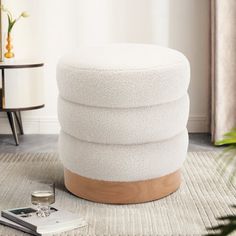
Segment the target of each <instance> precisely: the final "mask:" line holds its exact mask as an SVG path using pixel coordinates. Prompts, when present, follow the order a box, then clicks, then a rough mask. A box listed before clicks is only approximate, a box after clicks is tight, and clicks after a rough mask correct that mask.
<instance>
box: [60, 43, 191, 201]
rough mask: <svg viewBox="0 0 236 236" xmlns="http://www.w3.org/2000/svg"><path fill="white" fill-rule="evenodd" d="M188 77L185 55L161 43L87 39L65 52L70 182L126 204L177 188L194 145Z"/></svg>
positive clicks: (63, 145) (90, 195) (63, 117)
mask: <svg viewBox="0 0 236 236" xmlns="http://www.w3.org/2000/svg"><path fill="white" fill-rule="evenodd" d="M189 81H190V67H189V62H188V60H187V59H186V57H185V56H184V55H183V54H182V53H180V52H178V51H175V50H172V49H168V48H164V47H159V46H156V45H144V44H112V45H106V46H98V47H84V48H79V49H78V50H77V52H73V53H72V54H71V55H68V56H64V57H63V58H62V59H61V60H60V61H59V63H58V66H57V83H58V88H59V97H58V117H59V122H60V124H61V133H60V137H59V156H60V159H61V161H62V163H63V165H64V174H65V175H64V176H65V185H66V187H67V189H68V190H69V191H71V192H72V193H73V194H75V195H77V196H80V197H82V198H86V199H88V200H92V201H98V202H103V203H119V204H120V203H123V204H124V203H138V202H145V201H150V200H154V199H158V198H162V197H164V196H167V195H168V194H170V193H172V192H174V191H176V189H177V188H178V187H179V185H180V182H181V181H180V171H179V170H180V168H181V166H182V164H183V162H184V160H185V158H186V154H187V148H188V132H187V129H186V125H187V121H188V115H189V97H188V93H187V89H188V86H189ZM130 193H132V194H130ZM136 193H137V194H136ZM140 193H141V194H140ZM137 195H139V196H137ZM98 196H99V197H98Z"/></svg>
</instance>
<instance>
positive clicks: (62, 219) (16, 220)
mask: <svg viewBox="0 0 236 236" xmlns="http://www.w3.org/2000/svg"><path fill="white" fill-rule="evenodd" d="M1 214H2V217H1V218H0V223H1V224H4V225H7V226H10V227H12V228H15V229H18V230H21V231H24V232H27V233H30V234H33V235H50V234H54V233H59V232H64V231H68V230H72V229H76V228H79V227H83V226H86V225H87V223H86V222H85V221H84V220H83V219H82V218H81V217H80V216H79V215H78V214H75V213H72V212H69V211H65V210H61V209H57V208H55V207H51V214H50V216H48V217H43V218H41V217H38V216H37V215H36V209H35V208H33V207H23V208H15V209H9V210H3V211H2V213H1Z"/></svg>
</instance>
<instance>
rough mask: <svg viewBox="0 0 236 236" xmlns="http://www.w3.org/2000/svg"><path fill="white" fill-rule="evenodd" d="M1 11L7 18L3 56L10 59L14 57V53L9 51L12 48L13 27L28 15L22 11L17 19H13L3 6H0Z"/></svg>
mask: <svg viewBox="0 0 236 236" xmlns="http://www.w3.org/2000/svg"><path fill="white" fill-rule="evenodd" d="M1 10H2V11H3V12H5V13H6V14H7V18H8V29H7V45H6V49H7V52H6V53H5V54H4V56H5V57H6V58H12V57H14V53H13V52H12V51H11V50H12V48H13V46H12V44H11V32H12V29H13V27H14V25H15V24H16V22H18V21H19V20H20V19H21V18H26V17H28V16H29V14H28V13H27V12H26V11H23V12H21V14H20V15H19V16H18V17H13V14H12V12H11V11H10V10H9V9H8V8H6V7H5V6H4V5H1Z"/></svg>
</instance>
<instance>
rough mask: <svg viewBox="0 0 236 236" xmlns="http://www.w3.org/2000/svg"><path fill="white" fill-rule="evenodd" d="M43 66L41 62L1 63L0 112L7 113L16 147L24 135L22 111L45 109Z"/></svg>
mask: <svg viewBox="0 0 236 236" xmlns="http://www.w3.org/2000/svg"><path fill="white" fill-rule="evenodd" d="M43 65H44V63H41V62H29V61H9V62H0V70H1V80H0V112H6V113H7V117H8V120H9V123H10V126H11V130H12V134H13V137H14V140H15V144H16V146H17V145H19V139H18V135H17V126H18V128H19V133H20V134H22V135H23V134H24V130H23V125H22V119H21V111H26V110H34V109H39V108H42V107H44V87H43V86H44V85H43Z"/></svg>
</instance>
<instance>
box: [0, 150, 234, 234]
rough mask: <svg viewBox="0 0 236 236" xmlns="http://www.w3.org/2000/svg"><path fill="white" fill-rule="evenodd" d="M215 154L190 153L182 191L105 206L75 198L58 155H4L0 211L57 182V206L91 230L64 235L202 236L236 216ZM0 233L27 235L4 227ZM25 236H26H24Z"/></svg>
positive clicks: (25, 202) (230, 191)
mask: <svg viewBox="0 0 236 236" xmlns="http://www.w3.org/2000/svg"><path fill="white" fill-rule="evenodd" d="M218 155H219V153H217V152H202V153H197V152H193V153H189V154H188V158H187V161H186V162H185V165H184V168H183V170H182V173H183V175H182V177H183V183H182V185H181V188H180V189H179V190H178V191H177V192H175V193H173V194H172V195H170V196H168V197H166V198H163V199H161V200H159V201H154V202H150V203H145V204H137V205H118V206H117V205H116V206H115V205H105V204H97V203H93V202H89V201H86V200H83V199H80V198H77V197H75V196H73V195H72V194H70V193H69V192H67V191H66V189H65V188H64V185H63V169H62V165H61V163H60V161H59V160H58V156H57V154H55V153H51V154H40V153H38V154H32V153H31V154H0V209H5V208H14V207H20V206H27V205H29V204H30V192H31V190H32V188H33V186H35V185H37V182H38V181H39V180H53V181H55V183H56V202H57V205H58V206H62V207H63V208H65V209H67V210H70V211H73V212H78V213H79V214H81V216H83V217H84V218H85V219H86V220H87V222H88V223H89V225H88V227H86V228H81V229H79V230H75V231H71V232H69V233H68V232H67V233H63V234H61V235H90V236H92V235H93V236H95V235H96V236H101V235H136V236H137V235H144V236H145V235H203V234H205V233H207V231H206V227H211V226H214V225H216V224H217V221H216V218H217V217H219V216H223V215H227V214H235V212H233V210H232V208H231V207H230V205H232V204H233V203H234V204H235V200H236V199H235V197H236V186H233V185H232V184H230V183H228V182H227V179H226V178H224V177H222V176H221V175H220V173H219V171H218V168H217V162H216V158H217V156H218ZM0 235H1V236H2V235H4V236H5V235H24V234H23V233H21V232H19V231H16V230H13V229H10V228H8V227H4V226H0ZM25 235H26V234H25Z"/></svg>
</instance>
